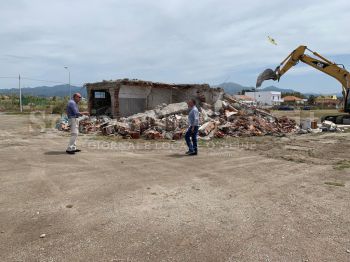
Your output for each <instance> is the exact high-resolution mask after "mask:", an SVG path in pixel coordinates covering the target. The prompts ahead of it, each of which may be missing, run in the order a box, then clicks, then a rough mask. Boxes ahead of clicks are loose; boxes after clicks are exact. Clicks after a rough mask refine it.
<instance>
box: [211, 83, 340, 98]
mask: <svg viewBox="0 0 350 262" xmlns="http://www.w3.org/2000/svg"><path fill="white" fill-rule="evenodd" d="M215 87H221V88H223V89H224V90H225V92H226V93H228V94H238V93H239V92H241V91H242V90H252V91H254V90H255V87H253V86H242V85H240V84H237V83H234V82H228V83H222V84H219V85H216V86H215ZM256 90H257V91H276V92H281V93H282V94H283V93H295V92H298V91H295V90H293V89H288V88H278V87H276V86H267V87H265V88H259V89H256ZM302 94H303V95H305V96H306V97H308V96H310V95H314V96H319V95H333V94H321V93H302ZM335 95H336V96H337V97H342V93H337V94H335Z"/></svg>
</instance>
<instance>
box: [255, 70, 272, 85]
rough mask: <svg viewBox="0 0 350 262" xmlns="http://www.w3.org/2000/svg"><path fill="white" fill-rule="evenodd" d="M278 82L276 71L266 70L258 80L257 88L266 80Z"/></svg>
mask: <svg viewBox="0 0 350 262" xmlns="http://www.w3.org/2000/svg"><path fill="white" fill-rule="evenodd" d="M271 79H272V80H277V75H276V73H275V71H274V70H272V69H266V70H264V72H262V73H261V74H260V75H259V76H258V79H257V80H256V87H260V86H261V84H262V83H263V82H264V81H265V80H271Z"/></svg>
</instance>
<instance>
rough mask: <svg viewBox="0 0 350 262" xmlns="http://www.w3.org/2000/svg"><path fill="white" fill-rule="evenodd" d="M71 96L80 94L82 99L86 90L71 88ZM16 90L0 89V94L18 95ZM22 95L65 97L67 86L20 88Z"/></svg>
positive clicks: (67, 92)
mask: <svg viewBox="0 0 350 262" xmlns="http://www.w3.org/2000/svg"><path fill="white" fill-rule="evenodd" d="M71 90H72V94H74V93H77V92H79V93H81V95H82V96H83V97H86V89H85V88H82V87H79V86H71ZM18 93H19V89H18V88H11V89H0V94H4V95H11V94H18ZM22 94H23V95H32V96H41V97H52V96H58V97H65V96H68V95H69V87H68V85H56V86H38V87H25V88H22Z"/></svg>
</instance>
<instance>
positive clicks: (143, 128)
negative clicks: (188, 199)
mask: <svg viewBox="0 0 350 262" xmlns="http://www.w3.org/2000/svg"><path fill="white" fill-rule="evenodd" d="M198 108H199V112H200V123H201V126H200V128H199V136H200V137H201V138H202V139H208V140H209V139H211V138H214V137H216V138H223V137H227V136H231V137H238V136H262V135H279V134H285V133H291V132H295V131H296V130H297V126H296V122H295V121H294V120H292V119H288V118H286V117H282V118H276V117H274V116H272V115H271V114H269V113H268V112H266V111H264V110H261V109H256V108H253V107H249V106H248V105H245V104H241V103H239V102H238V101H236V100H235V99H234V98H233V97H231V96H229V95H227V94H224V96H223V99H222V100H217V101H216V102H215V104H213V105H210V104H207V103H204V102H202V103H200V104H199V105H198ZM187 113H188V108H187V104H186V103H185V102H182V103H174V104H168V105H167V104H163V105H159V106H158V107H156V108H155V109H152V110H148V111H145V112H143V113H138V114H135V115H132V116H129V117H126V118H120V119H118V120H116V119H110V118H108V117H105V116H104V117H90V118H85V119H82V120H81V121H80V124H79V130H80V132H81V133H92V132H96V133H102V134H103V135H114V136H121V137H123V138H131V139H138V138H144V139H170V140H177V139H181V138H183V136H184V134H185V132H186V129H187V127H188V119H187V117H188V116H187ZM61 126H62V125H61ZM62 130H66V129H65V128H62Z"/></svg>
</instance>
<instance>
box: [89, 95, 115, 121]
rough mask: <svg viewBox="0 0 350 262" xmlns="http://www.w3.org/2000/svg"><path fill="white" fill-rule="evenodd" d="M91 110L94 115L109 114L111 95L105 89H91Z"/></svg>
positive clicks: (110, 113)
mask: <svg viewBox="0 0 350 262" xmlns="http://www.w3.org/2000/svg"><path fill="white" fill-rule="evenodd" d="M92 108H93V109H92V110H91V114H92V115H95V116H99V115H107V116H111V115H112V112H111V95H110V93H109V92H108V91H107V90H98V91H92Z"/></svg>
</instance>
